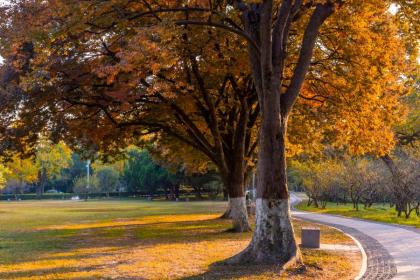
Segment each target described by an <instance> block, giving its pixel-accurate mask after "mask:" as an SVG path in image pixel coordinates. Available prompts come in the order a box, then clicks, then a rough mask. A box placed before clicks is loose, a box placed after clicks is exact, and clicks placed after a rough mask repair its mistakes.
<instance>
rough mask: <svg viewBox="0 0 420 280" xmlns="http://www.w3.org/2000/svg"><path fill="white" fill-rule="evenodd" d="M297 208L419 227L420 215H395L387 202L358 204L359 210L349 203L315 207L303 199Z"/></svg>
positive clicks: (393, 209)
mask: <svg viewBox="0 0 420 280" xmlns="http://www.w3.org/2000/svg"><path fill="white" fill-rule="evenodd" d="M296 208H297V209H300V210H304V211H311V212H319V213H327V214H335V215H342V216H347V217H354V218H360V219H367V220H373V221H378V222H384V223H393V224H400V225H406V226H414V227H417V228H420V217H418V216H416V213H412V214H411V217H410V218H409V219H406V218H404V217H400V218H398V217H397V212H396V211H395V208H390V207H389V205H388V204H374V205H372V207H370V208H367V209H364V208H363V205H360V206H359V211H356V210H355V209H353V205H352V204H351V203H347V204H346V205H343V204H340V205H337V204H336V203H328V204H327V207H326V208H325V209H320V208H316V207H314V206H313V205H311V206H307V203H306V201H303V202H302V203H300V204H299V205H297V206H296Z"/></svg>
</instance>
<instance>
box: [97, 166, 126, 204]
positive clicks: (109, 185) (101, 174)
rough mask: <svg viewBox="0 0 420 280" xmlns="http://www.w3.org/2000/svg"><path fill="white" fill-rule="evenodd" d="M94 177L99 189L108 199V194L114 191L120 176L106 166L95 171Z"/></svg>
mask: <svg viewBox="0 0 420 280" xmlns="http://www.w3.org/2000/svg"><path fill="white" fill-rule="evenodd" d="M94 177H96V178H97V180H98V185H99V186H98V187H99V189H100V190H101V191H102V192H105V193H106V196H107V197H109V193H110V192H113V191H115V190H116V188H117V186H118V182H119V177H120V175H119V173H118V171H116V170H115V169H113V168H112V167H109V166H106V167H101V168H100V169H99V170H97V171H96V174H95V176H94Z"/></svg>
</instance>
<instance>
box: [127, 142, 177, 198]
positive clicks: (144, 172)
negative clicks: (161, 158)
mask: <svg viewBox="0 0 420 280" xmlns="http://www.w3.org/2000/svg"><path fill="white" fill-rule="evenodd" d="M123 176H124V179H125V180H126V182H127V186H128V189H129V191H132V192H143V193H147V194H148V195H153V194H154V193H155V192H156V191H157V190H158V189H160V188H165V187H166V186H167V185H171V184H172V182H171V181H172V180H173V179H174V175H173V174H171V173H170V172H169V171H168V170H166V169H164V168H162V167H161V166H159V165H158V164H156V163H155V162H153V160H152V158H151V157H150V154H149V153H148V152H147V150H139V149H137V148H130V149H129V151H128V159H127V161H126V164H125V168H124V173H123Z"/></svg>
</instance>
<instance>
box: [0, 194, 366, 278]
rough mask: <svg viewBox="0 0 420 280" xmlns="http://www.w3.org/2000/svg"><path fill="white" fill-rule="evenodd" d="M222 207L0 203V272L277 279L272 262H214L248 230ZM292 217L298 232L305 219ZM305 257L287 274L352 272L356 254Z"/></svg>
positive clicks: (326, 238) (338, 236) (328, 236)
mask: <svg viewBox="0 0 420 280" xmlns="http://www.w3.org/2000/svg"><path fill="white" fill-rule="evenodd" d="M225 207H226V203H225V202H220V201H219V202H165V201H153V202H149V201H138V200H137V201H136V200H109V201H104V200H101V201H99V200H97V201H94V200H91V201H87V202H85V201H45V200H43V201H20V202H0V279H25V280H28V279H98V278H100V279H108V278H121V277H126V278H127V279H168V278H170V279H185V277H187V278H188V279H202V278H203V277H204V278H206V279H207V278H209V279H214V278H217V279H232V278H235V279H273V278H278V276H279V273H280V272H279V267H277V266H258V267H253V266H246V267H241V266H240V267H225V266H224V267H221V268H220V267H216V268H214V267H212V266H211V264H213V263H215V262H218V261H221V260H224V259H226V258H228V257H230V256H232V255H235V254H236V253H238V252H239V251H241V250H243V249H244V248H245V247H246V246H247V245H248V243H249V240H250V238H251V234H252V233H241V234H237V233H232V232H230V231H228V229H229V228H230V227H231V222H230V221H229V220H223V219H218V217H219V216H220V215H221V214H222V213H223V211H224V210H225ZM294 224H295V230H296V233H297V238H298V239H299V234H300V228H301V227H302V226H308V225H310V224H308V223H307V222H301V221H294ZM321 230H322V232H323V235H322V240H321V241H322V242H323V243H329V242H330V243H333V242H336V243H340V244H352V240H351V239H350V238H349V237H347V236H346V235H344V234H342V233H341V232H339V231H336V230H334V229H332V228H328V227H324V226H321ZM303 256H304V258H305V260H307V261H308V264H310V267H309V268H308V270H307V271H305V272H304V273H303V274H302V273H296V272H295V271H293V270H290V271H287V272H286V274H287V278H288V279H289V278H290V279H307V278H317V279H343V277H342V276H343V271H345V272H348V271H353V272H354V273H357V265H355V263H356V264H357V262H358V260H357V256H354V255H346V254H343V253H337V252H324V251H313V250H303ZM355 259H356V261H355ZM319 267H321V268H323V269H319ZM289 276H290V277H289Z"/></svg>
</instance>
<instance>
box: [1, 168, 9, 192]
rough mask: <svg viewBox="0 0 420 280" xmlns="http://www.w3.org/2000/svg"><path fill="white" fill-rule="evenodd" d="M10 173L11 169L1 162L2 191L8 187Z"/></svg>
mask: <svg viewBox="0 0 420 280" xmlns="http://www.w3.org/2000/svg"><path fill="white" fill-rule="evenodd" d="M7 173H9V170H8V169H7V168H6V167H5V166H4V165H1V164H0V193H1V191H2V190H3V189H4V188H5V187H6V182H7V181H6V176H7V175H6V174H7Z"/></svg>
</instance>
